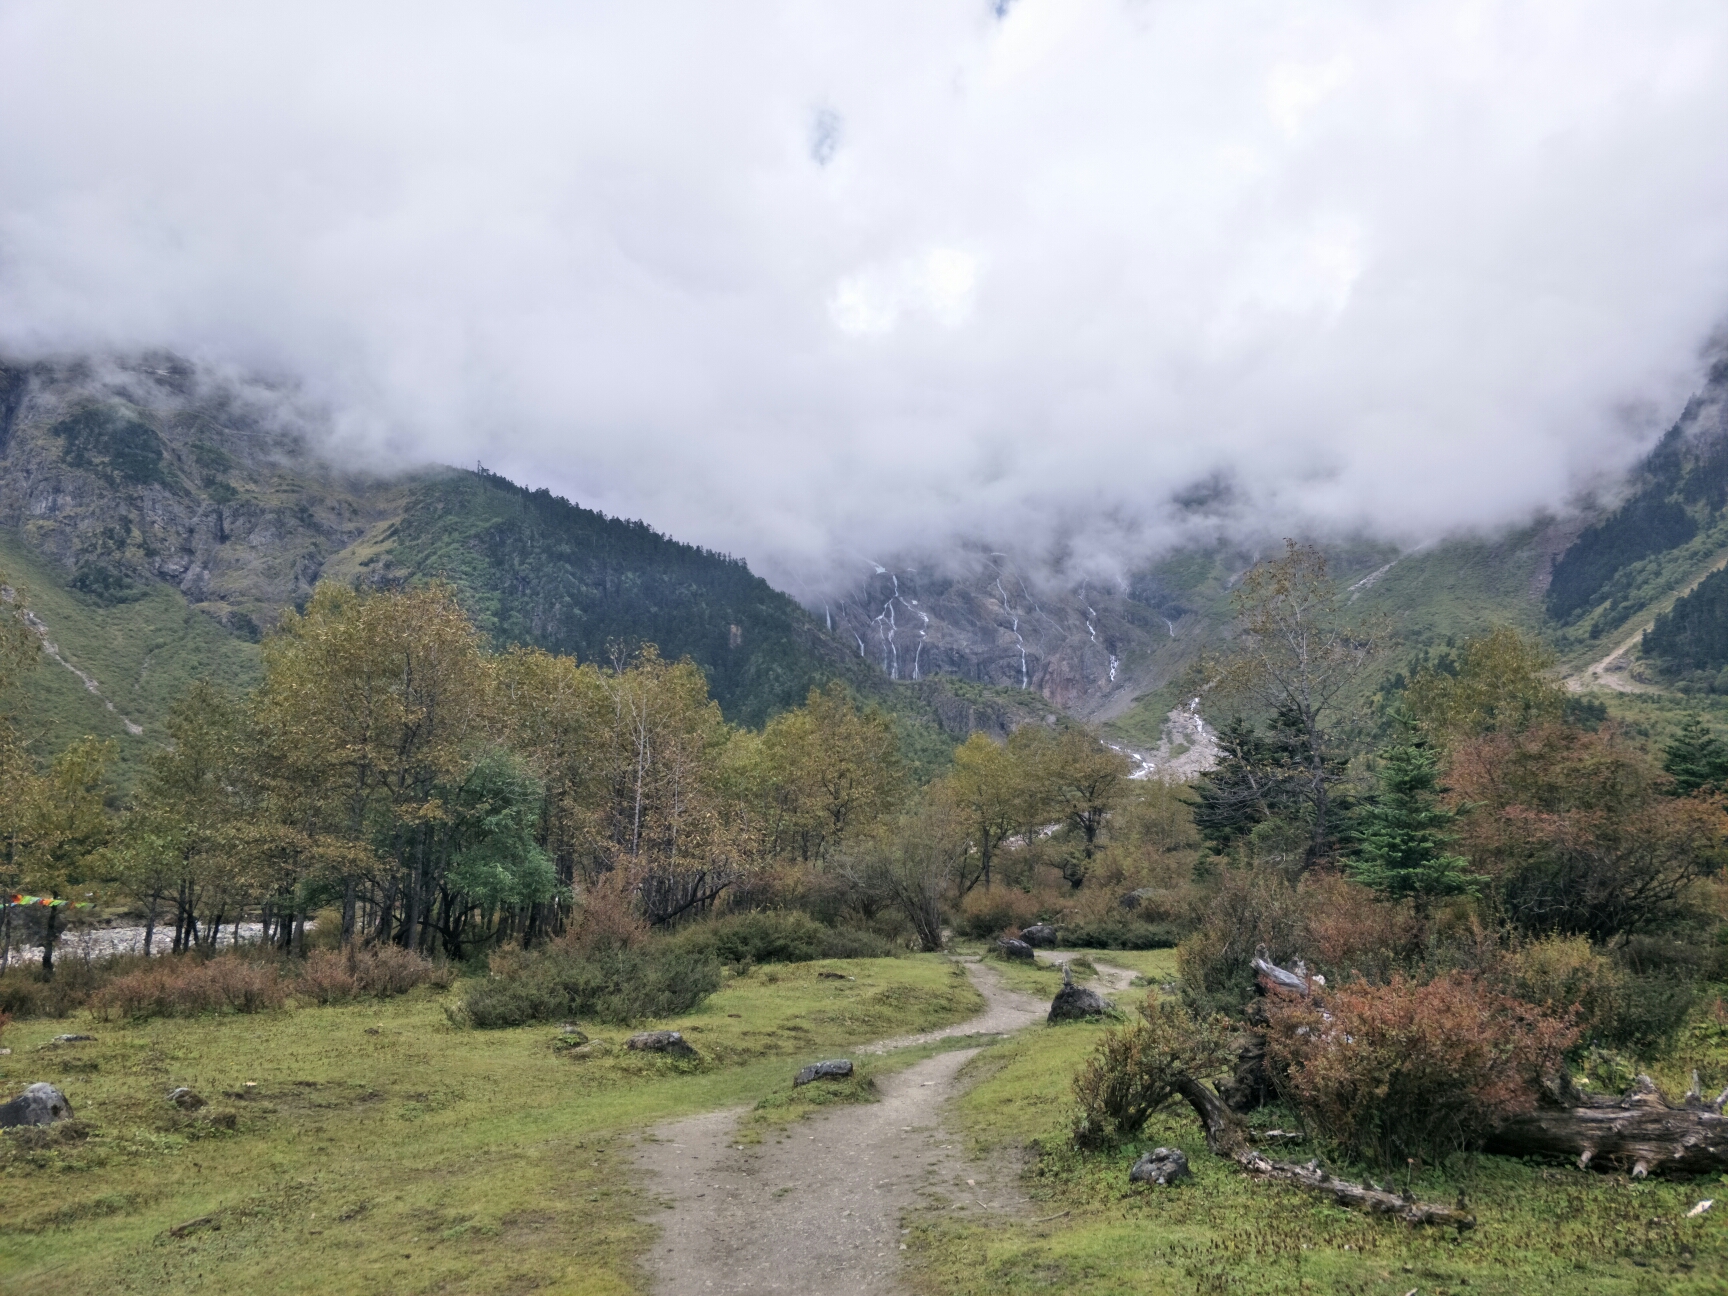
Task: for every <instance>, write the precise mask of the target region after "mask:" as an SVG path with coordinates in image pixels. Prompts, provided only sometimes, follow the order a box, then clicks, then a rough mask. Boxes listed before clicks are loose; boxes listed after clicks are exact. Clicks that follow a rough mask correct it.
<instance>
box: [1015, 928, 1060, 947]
mask: <svg viewBox="0 0 1728 1296" xmlns="http://www.w3.org/2000/svg"><path fill="white" fill-rule="evenodd" d="M1020 939H1021V940H1023V941H1025V942H1026V943H1027V944H1028V945H1030V946H1031V947H1032V948H1033V949H1055V948H1056V929H1055V928H1054V927H1052V926H1051V925H1050V924H1049V923H1033V924H1032V925H1031V926H1030V927H1028V928H1026V929H1025V930H1024V931H1022V932H1021V933H1020Z"/></svg>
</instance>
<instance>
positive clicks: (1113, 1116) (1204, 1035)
mask: <svg viewBox="0 0 1728 1296" xmlns="http://www.w3.org/2000/svg"><path fill="white" fill-rule="evenodd" d="M1229 1058H1230V1051H1229V1047H1228V1043H1227V1040H1226V1035H1225V1031H1224V1029H1223V1024H1222V1023H1221V1022H1219V1021H1216V1020H1214V1021H1212V1022H1202V1021H1200V1020H1198V1019H1196V1018H1195V1017H1193V1016H1191V1015H1190V1014H1189V1013H1187V1012H1186V1011H1184V1010H1183V1009H1182V1008H1180V1007H1178V1006H1177V1005H1176V1004H1173V1003H1169V1002H1165V1001H1159V1000H1156V999H1155V998H1154V997H1152V996H1148V997H1147V1000H1146V1002H1145V1003H1144V1004H1143V1005H1142V1006H1141V1008H1140V1019H1139V1020H1138V1021H1134V1022H1130V1023H1129V1024H1128V1025H1126V1026H1120V1027H1115V1028H1113V1029H1111V1030H1107V1031H1105V1032H1104V1034H1103V1036H1102V1038H1100V1039H1099V1041H1098V1043H1097V1046H1096V1047H1095V1048H1094V1049H1093V1051H1092V1056H1091V1057H1090V1058H1089V1059H1088V1060H1087V1062H1086V1064H1085V1065H1084V1066H1083V1067H1081V1068H1080V1071H1079V1074H1077V1075H1076V1076H1075V1077H1074V1097H1075V1098H1076V1099H1077V1100H1078V1101H1079V1104H1080V1112H1079V1115H1078V1116H1077V1117H1076V1118H1075V1121H1074V1142H1075V1144H1076V1145H1077V1146H1079V1147H1083V1148H1108V1147H1114V1146H1116V1145H1117V1144H1119V1143H1122V1142H1124V1141H1125V1140H1127V1139H1131V1138H1133V1137H1134V1136H1135V1135H1136V1134H1138V1133H1139V1132H1140V1130H1141V1127H1142V1126H1144V1125H1145V1124H1146V1120H1147V1118H1148V1117H1149V1116H1151V1115H1152V1113H1153V1112H1155V1111H1157V1110H1158V1109H1159V1108H1160V1107H1162V1106H1163V1105H1164V1104H1165V1103H1166V1102H1168V1101H1169V1100H1170V1098H1171V1096H1172V1095H1173V1094H1174V1093H1175V1092H1176V1085H1177V1083H1178V1082H1179V1081H1180V1080H1182V1079H1183V1078H1184V1077H1191V1078H1193V1079H1202V1078H1204V1077H1206V1076H1209V1075H1212V1074H1213V1073H1215V1072H1217V1071H1219V1070H1221V1069H1223V1068H1224V1067H1225V1066H1227V1065H1228V1062H1229Z"/></svg>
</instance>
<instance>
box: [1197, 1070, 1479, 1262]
mask: <svg viewBox="0 0 1728 1296" xmlns="http://www.w3.org/2000/svg"><path fill="white" fill-rule="evenodd" d="M1176 1092H1177V1093H1179V1094H1181V1095H1182V1097H1183V1098H1185V1099H1187V1100H1188V1105H1189V1106H1190V1107H1192V1108H1193V1109H1194V1113H1195V1115H1197V1116H1199V1118H1200V1126H1201V1128H1202V1129H1204V1130H1205V1131H1206V1146H1207V1148H1209V1149H1210V1150H1211V1152H1212V1154H1213V1155H1214V1156H1221V1157H1225V1158H1227V1159H1228V1160H1231V1161H1234V1162H1235V1163H1236V1164H1237V1165H1239V1166H1241V1167H1242V1169H1243V1170H1245V1171H1247V1172H1248V1173H1249V1174H1251V1175H1253V1176H1254V1177H1255V1178H1257V1179H1264V1180H1268V1181H1270V1182H1273V1183H1286V1184H1290V1185H1291V1186H1293V1187H1296V1188H1302V1189H1305V1190H1306V1191H1308V1192H1314V1193H1323V1194H1325V1195H1326V1196H1329V1197H1331V1198H1332V1199H1333V1200H1334V1201H1335V1202H1337V1203H1338V1205H1340V1206H1348V1207H1351V1208H1353V1209H1356V1210H1363V1211H1367V1212H1369V1213H1370V1214H1374V1215H1385V1216H1388V1217H1390V1218H1392V1219H1396V1220H1401V1221H1403V1222H1404V1223H1406V1224H1438V1225H1440V1226H1441V1227H1443V1228H1455V1229H1457V1230H1458V1231H1459V1232H1460V1233H1462V1232H1463V1231H1464V1230H1465V1229H1472V1228H1475V1227H1476V1217H1475V1216H1474V1215H1472V1214H1470V1212H1469V1210H1468V1208H1467V1207H1466V1206H1465V1204H1464V1198H1463V1195H1462V1194H1460V1195H1459V1198H1458V1204H1457V1205H1456V1206H1443V1205H1440V1204H1439V1203H1437V1202H1424V1201H1417V1200H1416V1199H1415V1198H1414V1197H1412V1196H1411V1195H1410V1194H1409V1193H1397V1192H1389V1191H1387V1190H1385V1189H1383V1188H1376V1187H1374V1185H1372V1184H1361V1183H1356V1182H1354V1181H1352V1180H1348V1179H1338V1178H1335V1177H1334V1176H1332V1175H1330V1174H1328V1173H1327V1172H1326V1171H1325V1170H1324V1169H1322V1168H1321V1166H1320V1163H1319V1162H1318V1161H1310V1162H1308V1163H1307V1164H1305V1165H1304V1164H1298V1163H1297V1162H1294V1161H1274V1160H1273V1159H1272V1158H1271V1157H1268V1156H1266V1155H1265V1154H1264V1153H1262V1152H1260V1151H1258V1150H1257V1149H1255V1148H1253V1147H1251V1146H1250V1145H1249V1143H1248V1132H1247V1130H1246V1128H1245V1127H1244V1126H1243V1124H1242V1122H1241V1121H1240V1120H1238V1119H1237V1118H1236V1116H1235V1114H1234V1113H1233V1112H1231V1110H1230V1109H1229V1108H1228V1107H1226V1106H1225V1105H1224V1100H1223V1099H1221V1098H1220V1097H1219V1096H1218V1095H1217V1094H1215V1093H1213V1092H1212V1090H1211V1089H1209V1088H1207V1086H1206V1083H1205V1082H1204V1081H1202V1080H1194V1079H1191V1078H1189V1077H1186V1076H1184V1077H1183V1078H1181V1079H1180V1080H1178V1081H1177V1082H1176Z"/></svg>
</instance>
